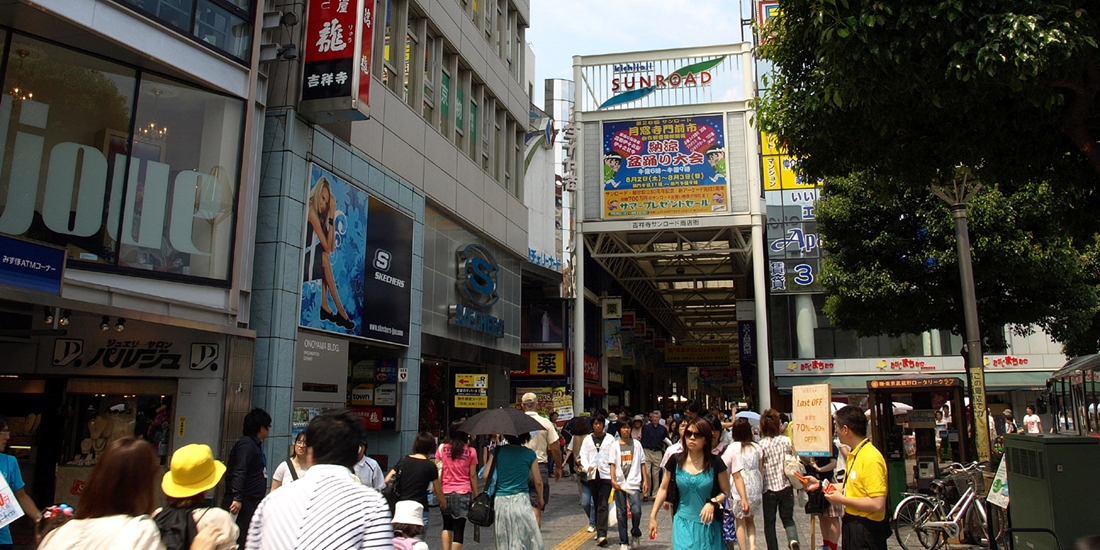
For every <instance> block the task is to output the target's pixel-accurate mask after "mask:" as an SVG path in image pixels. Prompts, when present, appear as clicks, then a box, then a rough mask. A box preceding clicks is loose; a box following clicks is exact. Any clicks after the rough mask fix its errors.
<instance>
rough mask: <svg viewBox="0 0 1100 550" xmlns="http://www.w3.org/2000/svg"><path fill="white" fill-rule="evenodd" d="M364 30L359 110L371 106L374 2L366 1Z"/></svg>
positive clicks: (371, 0) (360, 67) (361, 45)
mask: <svg viewBox="0 0 1100 550" xmlns="http://www.w3.org/2000/svg"><path fill="white" fill-rule="evenodd" d="M364 1H365V2H366V5H364V6H363V28H362V32H360V34H359V38H360V47H359V90H358V93H359V110H361V111H363V112H364V113H366V112H367V111H366V110H364V107H369V106H370V83H371V77H370V73H371V65H373V62H374V19H375V17H374V0H364Z"/></svg>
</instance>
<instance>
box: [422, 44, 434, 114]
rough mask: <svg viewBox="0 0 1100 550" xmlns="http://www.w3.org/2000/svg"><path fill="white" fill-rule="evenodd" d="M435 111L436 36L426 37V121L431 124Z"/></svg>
mask: <svg viewBox="0 0 1100 550" xmlns="http://www.w3.org/2000/svg"><path fill="white" fill-rule="evenodd" d="M434 109H435V36H433V35H431V34H428V35H427V36H425V37H424V112H423V116H424V120H427V121H429V122H431V120H432V110H434Z"/></svg>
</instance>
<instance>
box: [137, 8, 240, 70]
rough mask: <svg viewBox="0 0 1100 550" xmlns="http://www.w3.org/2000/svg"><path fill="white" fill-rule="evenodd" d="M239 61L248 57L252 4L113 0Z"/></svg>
mask: <svg viewBox="0 0 1100 550" xmlns="http://www.w3.org/2000/svg"><path fill="white" fill-rule="evenodd" d="M117 1H118V2H120V3H122V4H123V5H126V6H130V7H132V8H134V9H135V10H137V11H139V12H142V13H145V14H147V15H149V16H150V17H152V18H154V19H156V20H157V21H160V22H161V23H164V24H166V25H168V26H169V27H173V28H175V29H178V30H179V31H180V32H181V33H184V34H189V35H191V36H192V37H194V38H195V39H196V40H198V41H200V42H204V43H206V44H209V45H211V46H213V47H214V48H216V49H218V50H220V51H222V52H225V53H227V54H229V55H231V56H233V57H235V58H236V59H238V60H239V61H248V60H249V58H250V57H251V53H252V51H251V50H252V31H253V28H252V20H253V16H252V14H253V13H254V9H255V6H254V3H255V2H254V0H117Z"/></svg>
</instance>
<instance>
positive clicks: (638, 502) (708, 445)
mask: <svg viewBox="0 0 1100 550" xmlns="http://www.w3.org/2000/svg"><path fill="white" fill-rule="evenodd" d="M521 405H522V407H523V409H524V411H525V414H526V416H528V417H532V418H533V420H534V422H536V423H537V424H531V425H532V426H536V425H537V426H540V427H541V429H538V430H533V431H531V432H526V431H521V432H520V433H518V434H510V433H504V434H499V437H492V438H488V439H486V440H481V442H489V443H490V444H489V445H486V447H487V448H486V453H485V454H484V455H482V456H481V457H480V459H479V453H478V452H477V447H478V442H479V441H475V440H474V439H472V438H471V436H470V434H468V433H466V432H465V431H464V423H463V422H462V421H457V422H455V423H453V424H451V425H450V426H449V427H448V430H447V433H446V434H445V437H444V438H443V441H442V442H441V443H440V442H439V441H437V439H436V437H434V436H433V435H432V434H430V433H420V434H418V435H417V437H416V438H415V440H414V441H413V444H412V448H411V453H410V454H408V455H406V456H403V457H402V458H401V459H400V460H398V461H397V463H396V464H394V466H393V468H392V469H390V470H389V471H388V473H385V475H383V470H382V468H380V467H379V465H378V463H377V462H375V461H374V460H373V459H372V458H370V457H369V456H367V454H366V451H367V447H368V443H367V441H366V432H365V431H364V427H363V424H362V421H361V420H360V419H359V417H358V416H356V415H355V414H353V413H352V412H350V411H346V410H342V411H329V412H325V413H323V414H320V415H318V416H317V417H316V418H314V419H313V420H312V421H310V423H309V425H308V426H307V427H306V429H305V431H304V432H302V433H300V434H298V435H297V436H296V438H295V440H294V444H293V446H292V447H291V449H290V453H289V454H290V456H289V458H287V459H286V460H285V461H282V462H280V463H279V464H278V465H276V467H275V468H274V470H275V471H274V475H273V476H272V478H271V483H270V491H269V490H268V489H267V486H268V483H267V469H268V464H267V458H266V455H265V453H264V450H263V442H264V440H265V439H266V438H267V436H268V433H269V432H270V429H271V417H270V415H268V414H267V413H266V412H265V411H263V410H262V409H254V410H252V411H251V412H250V413H248V414H247V415H246V416H245V418H244V422H243V430H242V437H241V438H240V440H238V441H237V442H236V443H235V444H234V445H233V447H232V449H231V451H230V453H229V456H228V464H223V463H221V462H220V461H218V460H216V459H215V458H214V455H213V452H212V450H211V449H210V448H209V447H208V446H206V445H186V446H183V447H181V448H179V449H177V450H176V451H175V452H174V453H173V454H172V457H171V461H170V468H169V470H168V472H167V473H165V474H164V475H163V476H160V475H159V471H160V463H159V459H158V456H157V453H156V452H155V450H154V448H153V447H152V445H150V444H149V443H148V442H146V441H143V440H141V439H137V438H133V437H125V438H121V439H118V440H115V441H112V442H111V443H110V444H109V445H108V446H107V448H106V450H105V451H104V453H103V454H102V456H101V457H100V459H99V461H98V462H97V463H96V465H95V466H94V468H93V469H92V471H91V474H90V476H89V478H88V481H87V484H86V487H85V490H84V493H83V495H82V497H81V499H80V501H79V503H78V504H77V506H76V508H75V509H73V508H69V507H67V506H65V505H60V506H51V507H49V508H47V509H46V510H42V511H39V510H38V509H37V508H36V507H35V506H34V503H33V502H32V501H31V500H30V499H29V497H26V494H25V493H24V492H23V484H22V481H21V477H20V475H19V471H18V465H17V464H14V465H13V464H9V462H12V461H9V460H7V459H8V458H10V457H8V455H0V473H2V474H3V475H4V477H5V479H6V480H7V481H8V484H9V486H10V487H11V488H12V490H13V491H14V492H15V494H16V496H17V499H18V500H19V502H20V504H22V505H23V508H24V510H25V512H26V514H27V515H28V516H30V517H31V518H32V519H34V520H36V525H37V535H38V538H39V540H40V541H41V542H40V546H39V547H40V548H43V549H47V550H53V549H60V548H76V549H88V550H96V549H105V550H106V549H115V548H127V549H131V548H132V549H133V550H146V549H148V550H161V549H165V550H174V549H176V548H191V549H211V550H231V549H234V548H240V549H247V550H283V549H290V548H318V549H324V548H399V549H405V548H408V549H416V550H427V549H428V548H430V547H431V546H432V543H431V541H426V540H424V538H423V535H424V533H425V530H426V529H427V527H428V526H429V524H430V523H431V521H430V518H429V514H428V510H429V509H430V507H431V506H430V505H429V504H430V501H429V500H430V499H429V495H431V496H433V497H434V499H433V500H434V501H435V502H437V503H438V504H437V506H438V508H439V514H440V516H441V519H442V535H441V540H440V541H439V542H440V543H441V548H442V549H443V550H462V547H463V545H464V542H465V538H466V531H467V527H468V523H469V521H468V520H469V518H473V517H474V516H473V515H472V514H471V509H472V506H473V504H474V503H475V502H476V500H477V499H476V498H475V497H477V496H478V494H479V493H480V492H481V490H482V489H483V488H485V489H487V490H489V491H490V492H491V493H492V494H493V502H494V509H495V522H494V523H493V524H492V530H493V533H494V535H495V543H496V547H497V548H498V549H501V550H521V549H524V550H526V549H534V550H544V543H543V538H542V532H541V520H542V510H544V508H545V505H546V502H547V500H548V499H549V496H550V484H551V483H552V481H551V478H552V479H553V482H557V481H560V479H561V477H562V475H563V470H571V471H572V474H571V475H572V476H573V477H574V478H575V479H576V481H577V483H578V491H579V494H580V504H581V508H582V509H583V511H584V514H585V519H586V520H587V524H588V527H587V529H588V532H590V533H592V534H593V535H592V536H593V539H594V540H595V542H596V544H597V545H598V546H601V547H602V546H607V545H609V544H610V542H609V534H611V533H612V532H613V530H617V531H618V543H619V549H620V550H632V549H636V548H639V547H641V546H642V545H643V542H644V535H648V536H649V537H650V538H655V537H656V536H657V535H658V522H657V518H658V515H659V514H660V513H661V511H662V510H667V511H669V512H670V513H671V515H672V528H671V533H670V534H669V536H670V537H671V539H672V540H674V541H677V542H676V545H675V546H676V547H677V548H691V549H692V550H733V549H734V548H735V547H740V548H741V549H742V550H756V535H755V533H756V524H757V523H758V520H757V518H759V517H760V516H761V514H762V515H763V521H764V526H763V527H764V533H765V540H766V546H767V549H768V550H779V548H780V542H779V538H778V534H777V528H776V519H777V517H776V516H778V519H779V520H780V523H781V524H782V526H783V529H784V531H785V535H786V537H785V538H786V541H785V545H784V546H785V547H786V548H787V549H789V550H800V548H801V544H802V541H800V539H799V532H798V529H797V526H796V524H795V520H794V508H795V505H796V502H797V501H798V499H797V497H796V491H806V493H807V494H808V503H807V505H806V512H807V513H809V514H813V515H814V516H815V519H817V520H818V522H819V523H820V525H821V534H822V536H823V543H824V548H825V549H826V550H838V548H840V547H843V548H844V549H845V550H849V549H852V550H862V549H869V550H880V549H885V548H886V540H887V539H888V537H889V536H890V528H889V523H888V521H887V511H886V494H887V477H886V463H885V461H884V459H883V456H882V454H881V453H880V452H879V451H878V450H877V449H876V448H875V447H874V446H873V445H872V444H871V443H870V442H869V441H868V439H867V418H866V417H865V415H864V414H863V411H862V410H861V409H859V408H857V407H852V406H847V407H843V408H841V409H840V410H838V411H837V412H836V413H835V414H834V425H835V432H836V441H835V446H834V447H835V448H834V452H833V454H832V456H827V457H817V458H814V459H813V460H812V461H807V462H806V465H807V467H806V471H807V477H806V478H805V481H798V482H795V483H794V484H793V485H792V478H791V475H790V471H789V470H790V461H791V460H792V459H794V460H798V458H797V455H795V452H794V449H793V446H792V442H791V439H790V438H789V437H788V436H787V435H786V429H785V426H784V419H783V418H782V417H781V415H780V413H779V412H778V411H775V410H773V409H768V410H767V411H765V412H764V413H763V414H762V415H761V416H760V419H759V425H758V427H757V426H754V425H753V424H752V423H750V421H749V420H748V419H746V418H735V417H733V416H732V415H730V414H728V413H727V414H723V413H721V412H720V411H704V410H702V408H701V407H700V406H699V405H698V404H697V403H689V404H688V406H687V407H685V409H684V410H683V411H681V412H680V413H678V414H676V415H674V416H670V417H663V415H662V414H661V412H659V411H653V412H651V413H650V414H648V415H645V416H643V415H634V416H628V415H626V414H623V415H622V416H619V415H618V414H616V413H610V414H608V415H606V416H605V415H604V411H594V412H593V414H592V415H591V416H584V415H582V416H578V417H576V418H574V419H572V420H570V421H569V422H568V423H567V424H566V425H565V426H563V429H562V430H561V432H560V433H559V431H558V430H557V425H556V424H555V423H554V422H553V421H551V420H550V419H549V418H546V417H543V416H542V415H540V414H539V412H537V410H536V405H537V400H536V398H535V396H534V395H533V394H527V395H524V396H523V397H522V398H521ZM1029 412H1031V411H1029ZM515 414H517V415H518V413H515ZM1029 416H1030V415H1029ZM520 418H521V419H522V418H523V417H522V416H520ZM1029 420H1031V419H1030V418H1025V421H1024V424H1025V425H1027V424H1028V421H1029ZM527 422H530V421H527ZM5 425H6V420H5V419H4V418H3V417H0V450H3V446H4V445H5V444H6V442H7V439H6V438H5V437H4V431H3V428H4V426H5ZM1028 428H1030V426H1028ZM527 429H528V428H526V427H525V428H522V430H527ZM479 466H480V468H479ZM223 479H224V496H223V498H222V500H221V504H222V506H221V507H218V508H214V507H208V506H206V502H207V498H208V495H209V494H210V493H211V492H212V491H213V490H215V489H216V488H217V487H218V486H219V484H222V480H223ZM834 483H843V489H842V490H840V491H828V490H827V488H828V486H829V484H834ZM384 495H385V496H384ZM650 501H652V504H651V505H647V504H643V503H647V502H650ZM158 502H163V503H164V505H163V506H161V507H158ZM643 506H647V507H648V508H649V510H648V512H649V514H648V517H649V522H648V530H647V531H648V532H644V531H643V530H642V529H641V520H642V517H643V513H644V512H643ZM475 521H476V519H475ZM4 536H7V537H8V539H7V540H8V541H9V542H8V544H10V540H11V539H10V535H8V534H7V533H6V529H3V530H0V537H4ZM3 545H4V542H3V540H2V538H0V549H2V548H4V546H3Z"/></svg>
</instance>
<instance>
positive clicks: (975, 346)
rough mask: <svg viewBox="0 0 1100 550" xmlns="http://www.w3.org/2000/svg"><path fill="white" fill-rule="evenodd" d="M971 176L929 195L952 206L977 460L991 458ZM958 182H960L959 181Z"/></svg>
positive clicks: (962, 172)
mask: <svg viewBox="0 0 1100 550" xmlns="http://www.w3.org/2000/svg"><path fill="white" fill-rule="evenodd" d="M971 176H972V174H971V173H970V170H969V169H967V168H960V169H959V170H957V172H956V174H955V177H954V179H952V189H951V190H950V193H949V190H948V189H946V188H945V187H943V186H940V185H933V186H932V192H933V193H935V194H936V196H937V197H939V198H941V199H943V200H944V201H945V202H947V204H948V205H950V207H951V216H952V217H953V218H954V219H955V240H956V242H957V245H958V254H959V278H960V279H961V282H962V295H963V296H962V298H963V323H964V325H965V329H966V358H967V361H966V363H967V369H966V372H967V376H968V378H969V381H970V411H971V414H972V415H973V416H972V422H973V423H974V438H975V442H974V443H975V447H976V448H977V451H978V460H980V461H983V462H984V461H988V460H989V459H990V446H989V430H990V428H991V427H990V426H989V422H988V421H987V419H988V413H987V412H986V407H985V365H984V364H983V361H982V342H981V336H980V334H981V332H980V331H979V330H978V299H977V295H976V294H977V293H976V292H975V290H974V266H973V263H972V262H971V255H970V230H969V228H968V226H967V215H966V207H967V205H968V204H969V203H970V199H972V198H973V197H974V195H975V194H976V193H977V192H978V190H979V189H981V188H982V184H981V183H979V182H977V181H971V180H970V178H971ZM960 179H961V181H960Z"/></svg>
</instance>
